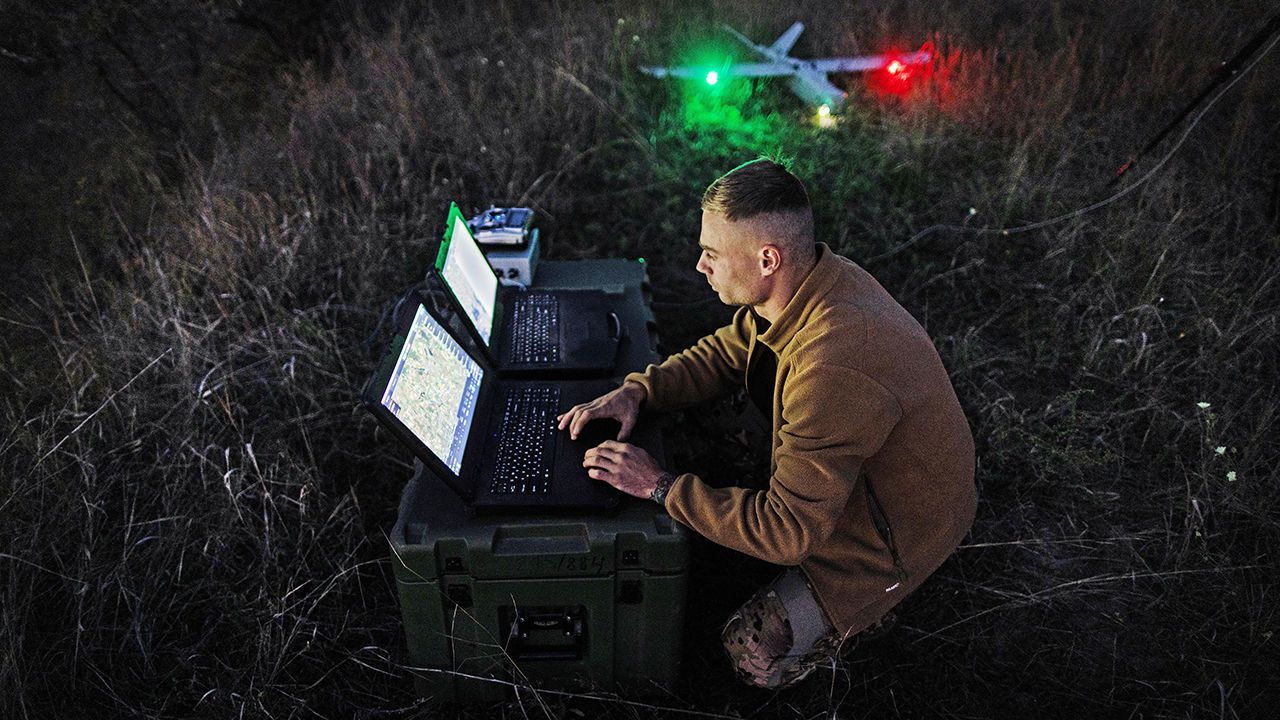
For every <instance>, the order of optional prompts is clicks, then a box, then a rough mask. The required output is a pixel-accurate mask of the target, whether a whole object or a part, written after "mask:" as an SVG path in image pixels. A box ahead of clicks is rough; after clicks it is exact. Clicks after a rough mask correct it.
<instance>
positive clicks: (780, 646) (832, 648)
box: [720, 567, 842, 689]
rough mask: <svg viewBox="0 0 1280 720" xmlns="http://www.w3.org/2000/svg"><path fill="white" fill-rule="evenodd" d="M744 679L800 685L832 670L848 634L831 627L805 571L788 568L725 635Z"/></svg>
mask: <svg viewBox="0 0 1280 720" xmlns="http://www.w3.org/2000/svg"><path fill="white" fill-rule="evenodd" d="M720 639H721V641H722V642H723V643H724V647H725V650H726V651H728V653H729V660H730V661H731V662H732V663H733V668H734V671H735V672H736V673H737V675H738V679H740V680H742V681H743V682H745V683H747V684H748V685H754V686H756V687H762V688H771V689H774V688H783V687H787V686H788V685H791V684H793V683H796V682H799V681H800V680H801V679H802V678H804V677H805V676H806V675H808V674H809V673H811V672H813V670H814V669H815V668H818V667H821V666H830V665H831V664H832V663H833V662H834V660H835V658H836V656H837V655H839V653H840V646H841V639H842V633H839V632H837V631H836V630H835V628H833V627H832V626H831V622H830V621H829V620H827V616H826V614H825V613H823V612H822V608H821V607H819V606H818V601H817V600H816V599H815V598H814V595H813V590H812V589H810V588H809V583H808V581H807V580H806V579H805V577H804V573H803V572H801V571H800V569H799V568H794V567H793V568H788V569H787V570H786V571H785V572H783V573H782V574H781V575H779V576H778V577H777V578H776V579H774V581H773V582H771V583H769V584H768V585H766V586H764V587H763V588H761V589H760V590H758V591H756V593H755V595H752V596H751V598H750V599H749V600H747V601H746V602H745V603H743V604H742V607H740V608H738V610H737V611H736V612H734V614H733V615H732V616H731V617H730V618H729V621H728V622H727V623H726V624H725V626H724V630H723V631H722V632H721V634H720Z"/></svg>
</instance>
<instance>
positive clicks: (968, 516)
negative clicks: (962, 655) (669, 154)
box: [559, 159, 976, 688]
mask: <svg viewBox="0 0 1280 720" xmlns="http://www.w3.org/2000/svg"><path fill="white" fill-rule="evenodd" d="M699 245H700V247H701V248H702V255H701V257H700V258H699V259H698V271H699V272H701V273H702V274H703V275H705V276H706V278H707V282H708V283H710V284H711V287H712V289H714V290H715V291H716V293H717V294H719V296H720V300H721V301H723V302H725V303H727V304H730V305H738V306H741V307H740V308H739V309H738V311H737V313H736V314H735V315H734V318H733V322H732V323H731V324H730V325H728V326H727V327H723V328H720V329H719V330H717V331H716V332H715V333H713V334H711V335H709V336H707V337H704V338H702V339H701V340H699V341H698V342H697V344H695V345H694V346H693V347H691V348H689V349H687V350H685V351H684V352H681V353H678V354H676V355H673V356H671V357H669V358H667V360H666V361H665V362H663V363H662V364H660V365H650V366H649V367H648V368H647V369H646V370H645V371H644V372H643V373H632V374H630V375H628V376H627V377H626V379H625V380H624V382H623V384H622V386H621V387H619V388H618V389H616V390H614V391H612V392H610V393H608V394H606V395H604V396H602V397H599V398H597V399H595V400H593V401H591V402H589V403H584V404H582V405H578V406H575V407H573V408H572V409H570V410H569V411H568V412H567V413H565V414H564V415H562V416H560V419H559V420H560V423H559V426H560V428H561V429H562V430H563V429H567V430H568V431H569V432H570V434H571V435H572V436H574V437H577V435H578V433H579V432H580V431H581V430H582V428H583V426H584V425H585V424H586V423H587V422H589V421H590V420H592V419H595V418H604V417H611V418H614V419H616V420H618V421H619V422H620V423H621V430H620V432H619V435H618V438H619V439H618V441H616V442H614V441H607V442H605V443H602V444H601V445H600V446H599V447H597V448H594V449H592V450H590V451H588V453H587V455H586V459H585V461H584V465H586V466H587V468H588V474H589V475H590V476H591V477H592V478H595V479H598V480H602V481H604V482H607V483H609V484H611V485H613V486H614V487H616V488H618V489H619V490H621V491H623V492H625V493H628V494H630V495H634V496H636V497H641V498H651V499H653V500H655V501H657V502H658V503H660V504H662V505H664V506H665V507H666V510H667V512H668V513H669V514H670V515H671V516H672V517H673V518H675V519H676V520H678V521H680V522H681V523H683V524H685V525H687V526H688V527H690V528H692V529H693V530H695V531H696V532H698V533H701V534H702V535H703V536H705V537H707V538H708V539H710V540H712V541H714V542H716V543H719V544H721V545H724V546H726V547H730V548H733V549H735V550H738V551H741V552H744V553H747V554H749V555H752V556H755V557H758V558H761V559H763V560H766V561H768V562H771V563H775V564H777V565H784V566H788V569H787V570H786V571H784V572H783V573H782V575H781V576H779V578H778V579H776V580H775V581H773V583H771V584H770V585H769V586H767V587H765V588H763V589H762V590H760V591H759V592H758V593H756V595H755V596H753V597H752V598H751V599H750V600H748V601H747V603H746V604H744V605H743V606H742V607H741V608H739V610H738V612H736V613H735V614H734V615H733V616H732V617H731V619H730V620H729V622H728V624H727V625H726V626H725V629H724V632H723V634H722V637H723V640H724V642H725V647H726V649H727V650H728V652H729V656H730V659H731V660H732V662H733V664H734V667H735V669H736V670H737V672H738V674H739V677H740V678H742V679H743V680H744V681H746V682H748V683H750V684H753V685H756V686H760V687H770V688H776V687H783V686H786V685H788V684H791V683H793V682H795V681H797V680H799V679H800V678H802V677H804V676H805V675H806V674H808V672H809V671H811V670H812V669H813V668H814V667H816V666H818V665H820V664H829V663H830V661H831V658H832V657H833V656H834V655H835V654H837V653H838V652H839V649H840V646H841V644H842V643H843V642H844V641H846V640H847V639H849V638H851V637H853V636H854V635H856V634H858V633H859V632H862V631H863V630H865V629H867V628H869V627H871V626H873V625H875V624H876V623H877V621H879V620H880V619H881V618H882V617H884V616H885V615H886V613H888V612H889V610H890V609H891V608H892V607H893V606H895V605H896V604H897V603H898V602H900V601H901V600H902V599H903V597H905V596H906V595H907V594H908V593H910V592H911V591H912V590H914V589H915V588H916V587H917V586H919V584H920V583H921V582H922V581H923V580H924V579H925V578H926V577H927V576H928V575H929V574H930V573H932V572H933V571H934V570H935V569H937V567H938V566H939V565H941V564H942V561H943V560H945V559H946V558H947V557H948V556H949V555H950V554H951V553H952V551H954V549H955V547H956V546H957V545H958V544H959V543H960V540H961V539H962V538H963V537H964V535H965V534H966V533H967V532H968V529H969V526H970V524H971V523H972V521H973V515H974V507H975V501H976V499H975V492H974V482H973V472H974V450H973V438H972V435H971V434H970V431H969V426H968V423H967V422H966V420H965V417H964V414H963V412H962V411H961V409H960V404H959V402H958V401H957V400H956V396H955V391H954V390H953V389H952V387H951V382H950V380H949V379H948V377H947V373H946V370H945V369H944V368H943V366H942V362H941V360H940V359H939V357H938V353H937V351H936V350H935V349H934V347H933V343H932V341H931V340H930V339H929V336H928V335H927V334H926V333H925V331H924V330H923V329H922V328H921V327H920V325H919V324H918V323H917V322H916V321H915V320H914V319H913V318H912V317H911V315H910V314H909V313H907V311H906V310H904V309H903V308H902V307H901V306H900V305H898V303H897V302H895V301H894V300H893V298H892V297H890V296H889V293H888V292H886V291H885V290H884V288H882V287H881V286H880V284H879V283H877V282H876V281H875V279H874V278H872V277H871V276H870V275H869V274H868V273H867V272H866V271H865V270H863V269H862V268H861V267H859V266H858V265H856V264H855V263H853V262H852V261H850V260H847V259H845V258H843V257H840V256H838V255H836V254H835V253H833V252H832V251H831V249H830V248H828V247H827V246H826V245H825V244H821V243H818V244H816V245H815V243H814V233H813V213H812V211H811V209H810V206H809V198H808V195H807V194H806V192H805V189H804V185H803V184H802V183H801V182H800V180H799V179H797V178H796V177H795V176H794V175H792V174H791V173H790V172H788V171H787V170H786V169H785V168H783V167H782V166H781V165H778V164H777V163H774V162H772V161H770V160H767V159H760V160H755V161H753V162H749V163H746V164H745V165H742V166H740V167H737V168H735V169H734V170H732V171H730V172H729V173H727V174H726V175H724V176H723V177H721V178H720V179H718V180H716V181H715V182H713V183H712V184H711V186H710V187H708V188H707V191H706V193H705V194H704V196H703V199H702V232H701V236H700V238H699ZM743 386H745V388H746V390H747V392H748V394H749V396H750V397H751V399H752V400H753V401H754V402H755V403H756V404H757V405H758V406H759V407H760V408H761V409H762V411H763V412H764V413H765V416H766V417H771V418H772V427H773V452H772V460H771V463H770V465H771V468H770V478H769V484H768V487H767V489H765V490H755V489H748V488H744V487H730V488H713V487H710V486H709V485H707V484H705V483H703V482H702V481H701V480H700V479H699V478H698V477H697V476H696V475H693V474H690V473H686V474H683V475H679V476H676V475H673V474H671V473H668V472H666V471H665V470H664V469H663V468H662V467H660V466H659V465H658V463H657V462H656V461H655V460H654V459H653V458H652V457H651V456H650V455H649V454H648V453H646V452H645V451H643V450H641V449H639V448H636V447H635V446H632V445H629V444H627V443H626V442H624V441H625V440H626V439H627V437H628V436H629V434H630V432H631V429H632V427H633V426H634V425H635V420H636V415H637V413H638V412H639V410H640V408H641V407H642V406H643V407H645V408H647V409H651V410H667V409H672V408H678V407H683V406H686V405H691V404H694V403H696V402H699V401H702V400H706V399H708V398H711V397H713V396H715V395H717V394H719V393H722V392H725V391H729V390H732V389H733V388H735V387H743Z"/></svg>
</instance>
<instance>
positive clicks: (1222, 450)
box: [1213, 445, 1227, 455]
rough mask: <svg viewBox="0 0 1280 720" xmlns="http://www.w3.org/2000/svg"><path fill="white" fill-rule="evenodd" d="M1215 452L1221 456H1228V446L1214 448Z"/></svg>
mask: <svg viewBox="0 0 1280 720" xmlns="http://www.w3.org/2000/svg"><path fill="white" fill-rule="evenodd" d="M1213 451H1214V452H1216V453H1218V454H1219V455H1226V454H1227V446H1226V445H1219V446H1218V447H1216V448H1214V449H1213Z"/></svg>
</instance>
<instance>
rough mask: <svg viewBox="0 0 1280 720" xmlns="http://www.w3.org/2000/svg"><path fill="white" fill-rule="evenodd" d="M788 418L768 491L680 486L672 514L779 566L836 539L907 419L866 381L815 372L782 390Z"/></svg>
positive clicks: (844, 373)
mask: <svg viewBox="0 0 1280 720" xmlns="http://www.w3.org/2000/svg"><path fill="white" fill-rule="evenodd" d="M782 404H783V417H782V423H781V428H780V430H779V443H778V445H777V448H776V450H775V452H774V471H773V476H772V477H771V478H770V479H769V488H768V489H767V490H764V491H761V490H751V489H746V488H713V487H711V486H709V485H707V484H705V483H703V482H702V481H701V480H700V479H699V478H698V477H697V476H696V475H693V474H684V475H681V476H680V477H679V478H677V479H676V482H675V484H674V485H672V487H671V491H670V493H669V494H668V495H667V503H666V505H667V512H668V513H670V515H671V517H673V518H675V519H676V520H678V521H680V522H681V523H684V524H685V525H687V526H689V527H690V528H692V529H693V530H695V531H697V532H698V533H700V534H701V535H703V536H704V537H706V538H707V539H709V540H711V541H713V542H715V543H717V544H720V545H724V546H726V547H730V548H733V549H735V550H738V551H740V552H744V553H747V554H748V555H752V556H755V557H758V558H760V559H762V560H765V561H768V562H771V563H774V564H777V565H798V564H800V562H801V561H802V560H804V558H805V557H807V556H808V555H809V552H810V550H811V549H812V548H813V547H814V546H815V545H817V544H819V543H821V542H823V541H824V540H826V539H827V538H828V537H830V535H831V533H832V531H833V530H834V528H835V523H836V521H837V520H838V519H839V518H840V516H841V515H842V514H843V512H844V508H845V505H846V504H847V503H848V501H849V496H850V494H851V493H852V492H853V489H854V487H855V485H856V483H857V478H858V472H859V470H860V468H861V466H862V462H863V460H865V459H866V458H868V457H870V456H871V455H874V454H875V453H876V451H877V450H879V448H880V446H881V445H883V444H884V442H885V439H886V438H887V437H888V436H889V433H890V431H891V430H892V429H893V427H894V425H896V424H897V422H898V420H899V419H900V418H901V416H902V410H901V407H900V406H899V405H898V402H897V400H896V399H895V398H894V397H893V395H892V394H891V393H890V392H889V391H888V390H886V389H885V388H884V387H883V386H881V385H880V384H879V383H877V382H875V381H874V380H872V379H871V378H870V377H868V376H866V375H864V374H863V373H861V372H859V371H857V370H854V369H851V368H844V367H835V366H830V365H813V366H810V367H808V368H806V369H804V370H802V371H799V372H798V373H797V374H796V375H795V376H793V377H791V378H790V379H789V380H788V381H787V382H786V384H785V385H784V386H783V396H782Z"/></svg>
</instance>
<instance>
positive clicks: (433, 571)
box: [391, 259, 688, 702]
mask: <svg viewBox="0 0 1280 720" xmlns="http://www.w3.org/2000/svg"><path fill="white" fill-rule="evenodd" d="M537 287H549V288H586V287H591V288H599V289H603V290H604V291H605V292H606V293H608V294H609V295H610V296H611V299H613V301H614V305H615V311H616V312H617V313H618V315H619V318H620V319H621V320H622V323H623V326H624V327H625V328H626V330H627V333H626V336H625V337H624V339H623V342H622V344H621V345H620V347H619V353H618V358H619V364H618V368H619V373H618V375H619V376H621V375H622V374H625V373H626V372H629V371H631V370H637V369H641V368H643V367H644V366H645V365H646V364H648V363H649V362H653V361H654V360H656V351H655V348H656V346H657V336H656V326H655V324H654V322H653V315H652V312H651V310H650V308H649V287H648V282H647V274H646V273H645V268H644V265H643V263H641V262H635V261H627V260H618V259H611V260H584V261H574V262H545V263H543V264H542V265H541V266H540V268H539V274H538V283H537ZM415 467H416V471H415V473H414V475H413V477H412V479H410V481H409V482H408V483H407V484H406V486H405V489H404V492H403V494H402V495H401V500H400V511H399V516H398V518H397V521H396V524H395V527H394V528H393V529H392V531H391V550H392V566H393V568H394V571H395V577H396V584H397V587H398V590H399V594H400V606H401V612H402V615H403V617H404V625H405V636H406V640H407V642H408V650H409V662H410V665H411V666H412V667H414V668H415V671H414V675H415V684H416V689H417V690H418V692H419V694H420V695H422V696H423V697H432V698H434V699H437V700H441V701H468V702H486V701H488V702H492V701H501V700H504V699H507V698H509V697H510V696H511V695H512V691H513V688H514V686H516V685H532V686H536V687H553V688H563V689H578V690H583V689H594V690H608V691H614V692H624V693H628V694H647V693H659V692H662V691H663V690H665V689H666V688H667V687H669V686H670V685H671V684H672V683H673V682H674V680H675V678H676V676H677V673H678V672H679V665H680V652H681V643H682V638H681V633H682V629H683V627H684V608H685V592H686V582H687V577H688V574H687V569H688V531H687V530H686V529H685V528H684V527H683V526H681V525H680V524H678V523H676V522H674V521H672V519H671V518H670V517H669V516H668V515H667V514H666V513H665V512H663V510H662V508H660V507H659V506H658V505H656V504H654V503H652V502H649V501H644V500H636V499H634V498H627V499H626V500H625V501H624V503H623V505H622V506H621V508H620V509H619V510H618V511H617V512H615V513H613V514H610V515H607V516H582V515H577V516H566V515H563V514H556V515H528V516H501V517H494V516H476V515H474V514H473V513H471V512H470V510H469V508H467V506H466V505H465V504H464V503H463V502H462V501H461V499H459V498H458V496H457V495H456V494H454V493H453V492H452V491H451V490H449V489H448V488H447V487H446V486H445V485H444V484H443V483H442V482H440V481H439V480H438V479H437V478H435V477H434V476H433V475H432V474H431V472H430V470H428V469H427V468H425V467H424V466H423V465H422V464H421V463H417V464H416V466H415Z"/></svg>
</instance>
